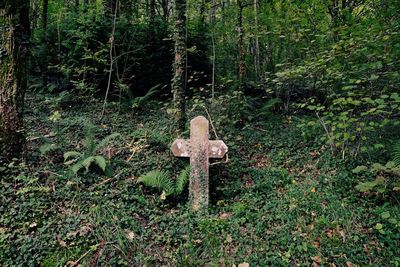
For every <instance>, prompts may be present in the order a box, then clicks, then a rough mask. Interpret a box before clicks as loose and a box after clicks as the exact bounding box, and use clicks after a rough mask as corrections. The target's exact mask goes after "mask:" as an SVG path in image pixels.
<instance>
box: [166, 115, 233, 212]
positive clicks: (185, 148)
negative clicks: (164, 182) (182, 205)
mask: <svg viewBox="0 0 400 267" xmlns="http://www.w3.org/2000/svg"><path fill="white" fill-rule="evenodd" d="M208 138H209V122H208V120H207V119H206V118H204V117H203V116H199V117H196V118H194V119H193V120H191V122H190V139H189V140H187V139H177V140H175V141H174V143H173V144H172V146H171V150H172V153H173V154H174V156H176V157H185V158H190V180H189V200H190V203H191V206H192V210H199V209H202V208H206V207H207V206H208V202H209V172H208V167H209V161H208V159H209V158H223V157H224V156H225V154H226V152H228V147H227V146H226V145H225V143H224V142H223V141H220V140H209V139H208Z"/></svg>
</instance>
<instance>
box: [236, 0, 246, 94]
mask: <svg viewBox="0 0 400 267" xmlns="http://www.w3.org/2000/svg"><path fill="white" fill-rule="evenodd" d="M237 3H238V18H237V20H238V24H237V31H238V50H239V91H241V92H243V90H244V79H245V75H246V62H245V51H244V41H243V38H244V36H243V9H244V6H243V3H242V0H238V1H237Z"/></svg>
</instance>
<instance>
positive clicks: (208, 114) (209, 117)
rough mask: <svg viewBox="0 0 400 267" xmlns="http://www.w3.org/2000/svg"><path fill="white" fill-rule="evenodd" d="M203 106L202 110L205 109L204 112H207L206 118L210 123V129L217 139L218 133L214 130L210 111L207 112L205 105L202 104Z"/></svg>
mask: <svg viewBox="0 0 400 267" xmlns="http://www.w3.org/2000/svg"><path fill="white" fill-rule="evenodd" d="M203 108H204V110H205V111H206V113H207V116H208V119H209V121H210V124H211V128H212V130H213V132H214V135H215V138H217V139H219V137H218V135H217V131H216V130H215V127H214V123H213V121H212V119H211V115H210V113H209V112H208V110H207V108H206V107H204V106H203Z"/></svg>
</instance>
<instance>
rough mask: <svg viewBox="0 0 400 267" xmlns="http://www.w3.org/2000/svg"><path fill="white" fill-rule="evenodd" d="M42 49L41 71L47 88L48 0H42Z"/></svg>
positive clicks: (44, 85)
mask: <svg viewBox="0 0 400 267" xmlns="http://www.w3.org/2000/svg"><path fill="white" fill-rule="evenodd" d="M42 1H43V2H42V38H41V39H42V51H41V58H40V62H41V64H40V65H41V72H42V81H43V87H44V88H47V69H48V67H47V17H48V6H49V0H42Z"/></svg>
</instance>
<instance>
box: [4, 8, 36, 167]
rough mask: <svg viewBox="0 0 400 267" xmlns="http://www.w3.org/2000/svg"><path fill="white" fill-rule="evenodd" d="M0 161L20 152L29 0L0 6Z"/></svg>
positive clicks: (26, 72)
mask: <svg viewBox="0 0 400 267" xmlns="http://www.w3.org/2000/svg"><path fill="white" fill-rule="evenodd" d="M0 8H2V9H0V24H1V25H2V27H0V161H1V160H2V159H3V160H5V161H10V160H11V159H12V158H15V157H19V156H21V152H22V148H23V145H24V140H25V138H24V134H23V121H22V115H23V107H24V96H25V91H26V87H27V76H28V67H27V66H28V52H29V49H28V48H29V37H30V21H29V1H26V0H6V1H5V2H3V6H2V7H0Z"/></svg>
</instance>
